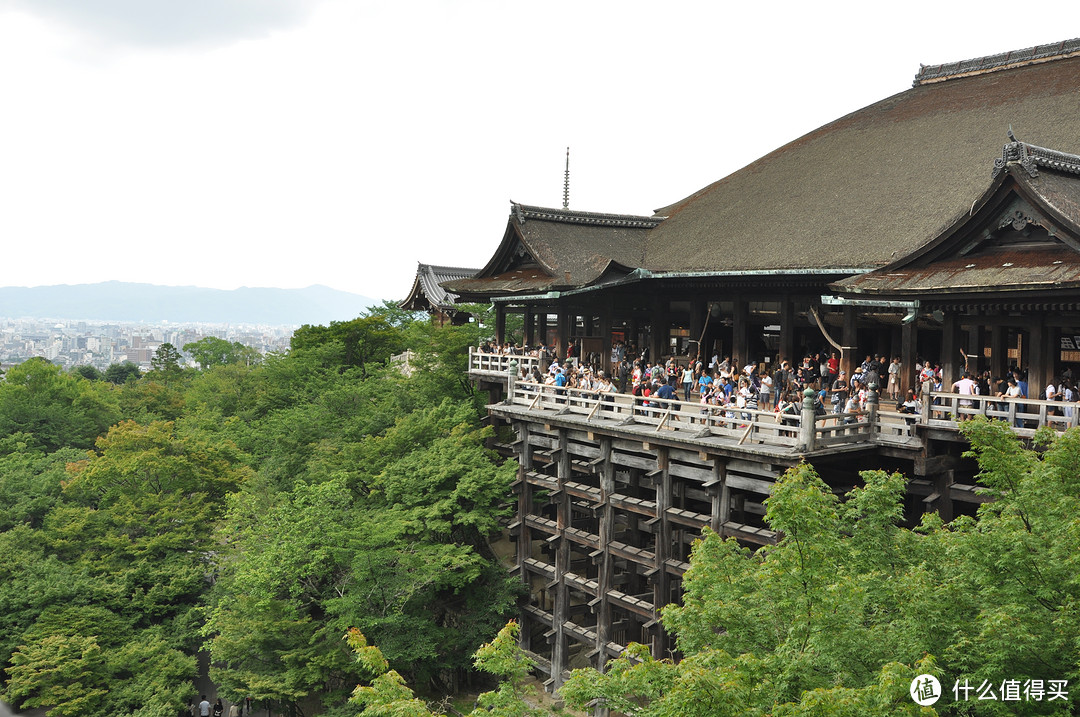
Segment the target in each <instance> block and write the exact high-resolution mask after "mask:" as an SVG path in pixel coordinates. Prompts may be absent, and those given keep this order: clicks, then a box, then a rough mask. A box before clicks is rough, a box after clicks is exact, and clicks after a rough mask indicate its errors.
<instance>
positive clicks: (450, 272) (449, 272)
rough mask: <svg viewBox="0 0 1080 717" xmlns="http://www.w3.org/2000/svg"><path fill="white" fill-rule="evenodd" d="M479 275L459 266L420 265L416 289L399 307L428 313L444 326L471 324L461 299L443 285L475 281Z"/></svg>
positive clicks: (414, 284) (415, 282) (413, 287)
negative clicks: (448, 282) (450, 282)
mask: <svg viewBox="0 0 1080 717" xmlns="http://www.w3.org/2000/svg"><path fill="white" fill-rule="evenodd" d="M477 271H478V270H477V269H466V268H462V267H458V266H436V265H434V264H422V263H418V264H417V266H416V278H415V279H413V285H412V289H410V290H409V295H408V296H406V297H405V298H404V299H403V300H401V301H400V302H398V306H400V307H401V308H403V309H408V310H409V311H426V312H427V313H428V314H430V315H431V317H432V318H433V319H435V321H437V322H438V324H439V325H440V326H442V325H445V324H452V325H454V326H460V325H461V324H464V323H468V321H469V317H470V314H469V312H467V311H462V310H461V307H460V306H459V303H460V302H459V300H458V298H459V297H458V295H457V294H454V293H452V292H450V291H447V290H446V289H445V288H444V287H443V286H442V284H443V282H447V281H454V280H457V279H465V278H469V277H472V276H474V275H475V274H476V272H477Z"/></svg>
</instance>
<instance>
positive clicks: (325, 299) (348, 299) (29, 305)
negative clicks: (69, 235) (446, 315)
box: [0, 281, 381, 326]
mask: <svg viewBox="0 0 1080 717" xmlns="http://www.w3.org/2000/svg"><path fill="white" fill-rule="evenodd" d="M380 303H381V302H380V301H378V300H376V299H371V298H368V297H366V296H361V295H360V294H351V293H349V292H346V291H338V290H337V289H331V288H329V287H326V286H320V285H315V286H309V287H307V288H305V289H264V288H248V287H241V288H239V289H232V290H228V291H226V290H223V289H203V288H200V287H197V286H157V285H154V284H135V283H129V282H122V281H106V282H102V283H99V284H75V285H70V284H61V285H58V286H35V287H29V288H28V287H17V286H9V287H0V317H5V318H12V319H15V318H40V319H69V320H87V321H127V322H145V323H158V322H161V321H169V322H175V323H196V322H198V323H215V324H225V323H231V324H273V325H279V326H288V325H292V324H328V323H329V322H331V321H347V320H349V319H355V318H356V317H357V316H359V315H360V314H361V313H363V312H364V310H365V309H367V308H368V307H370V306H375V305H377V304H380Z"/></svg>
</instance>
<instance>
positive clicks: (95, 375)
mask: <svg viewBox="0 0 1080 717" xmlns="http://www.w3.org/2000/svg"><path fill="white" fill-rule="evenodd" d="M72 373H77V374H79V375H80V376H82V377H83V378H85V379H86V380H88V381H101V380H104V378H105V374H103V373H102V372H101V371H98V370H97V369H96V368H95V367H93V366H90V365H89V364H87V365H85V366H76V367H75V368H74V369H73V370H72Z"/></svg>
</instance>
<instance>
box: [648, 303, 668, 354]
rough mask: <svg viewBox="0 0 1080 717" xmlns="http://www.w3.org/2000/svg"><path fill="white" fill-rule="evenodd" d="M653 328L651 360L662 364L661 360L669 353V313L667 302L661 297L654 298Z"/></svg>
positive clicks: (651, 320)
mask: <svg viewBox="0 0 1080 717" xmlns="http://www.w3.org/2000/svg"><path fill="white" fill-rule="evenodd" d="M649 323H650V325H651V326H652V337H651V339H652V340H651V341H650V342H649V360H650V361H652V362H653V363H654V364H655V363H662V362H663V359H662V358H661V357H662V356H663V355H664V354H666V353H667V352H668V331H669V326H668V312H667V300H666V299H663V298H661V297H659V296H657V297H654V298H653V307H652V317H651V319H650V321H649Z"/></svg>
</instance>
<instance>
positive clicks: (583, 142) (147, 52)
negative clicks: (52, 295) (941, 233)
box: [0, 0, 1080, 299]
mask: <svg viewBox="0 0 1080 717" xmlns="http://www.w3.org/2000/svg"><path fill="white" fill-rule="evenodd" d="M953 6H955V7H953ZM1078 20H1080V3H1076V2H1075V0H1074V1H1072V2H1057V3H1049V2H1037V1H1034V2H1029V3H1023V4H1021V3H1016V2H980V3H970V2H964V3H959V2H957V3H952V2H948V1H942V0H937V1H936V2H921V1H919V2H904V3H868V2H865V1H863V2H853V3H805V2H801V3H785V2H771V3H750V2H744V3H732V2H720V1H719V0H713V1H710V2H678V1H677V0H667V1H666V2H663V3H659V2H655V1H652V2H635V1H633V0H619V1H618V2H606V1H604V2H590V1H588V0H573V1H571V2H562V1H560V0H545V1H543V2H531V1H525V0H518V1H516V2H512V1H510V0H507V1H504V2H496V1H494V0H443V1H442V2H436V1H434V0H412V1H401V0H399V1H397V2H394V1H392V0H383V1H382V2H368V1H366V0H0V102H2V105H0V106H2V108H3V109H2V111H0V237H2V241H3V261H2V262H0V286H38V285H47V284H62V283H68V284H75V283H89V282H97V281H106V280H111V279H116V280H121V281H142V282H149V283H155V284H169V285H196V286H206V287H215V288H223V289H230V288H236V287H238V286H274V287H284V288H292V287H302V286H308V285H311V284H325V285H327V286H331V287H334V288H338V289H343V290H346V291H353V292H356V293H360V294H364V295H366V296H370V297H374V298H387V299H390V298H393V299H399V298H402V297H404V295H405V294H406V293H407V291H408V290H409V287H410V286H411V283H412V278H413V275H414V273H415V269H416V263H417V262H418V261H423V262H425V263H433V264H448V265H457V266H473V267H480V266H482V265H483V264H484V263H486V261H487V260H488V258H489V257H490V256H491V254H492V252H493V251H494V249H495V247H496V246H497V245H498V242H499V239H500V238H501V236H502V232H503V229H504V228H505V225H506V219H507V216H508V215H509V202H510V200H514V201H518V202H523V203H526V204H537V205H541V206H551V207H559V206H561V205H562V193H563V169H564V163H565V154H566V147H567V146H569V147H570V175H571V177H570V207H571V208H573V209H581V210H589V211H600V212H620V213H630V214H646V215H647V214H650V213H652V212H653V210H655V209H657V208H659V207H662V206H665V205H667V204H670V203H672V202H674V201H676V200H678V199H681V198H683V197H684V196H686V195H688V194H691V193H692V192H694V191H695V190H697V189H700V188H701V187H703V186H705V185H707V184H709V183H711V182H713V181H715V180H717V179H720V178H721V177H723V176H725V175H727V174H730V173H731V172H733V171H735V170H737V169H739V168H740V167H742V166H743V165H745V164H747V163H749V162H751V161H753V160H754V159H756V158H757V157H759V156H761V155H763V154H765V153H767V152H769V151H771V150H773V149H775V148H776V147H779V146H781V145H783V144H785V143H786V142H788V141H790V140H792V139H795V138H797V137H799V136H800V135H802V134H805V133H806V132H809V131H811V130H813V129H815V128H816V127H818V126H820V125H822V124H824V123H826V122H828V121H830V120H832V119H835V118H837V117H840V116H842V115H844V114H847V113H848V112H851V111H854V110H856V109H858V108H860V107H863V106H865V105H867V104H870V103H872V102H875V101H877V100H880V99H884V98H885V97H888V96H890V95H893V94H895V93H898V92H902V91H904V90H905V89H907V88H909V87H910V86H911V81H912V79H913V78H914V76H915V73H916V72H917V71H918V69H919V64H920V63H923V64H938V63H941V62H950V61H955V60H961V59H967V58H971V57H978V56H982V55H987V54H993V53H996V52H1001V51H1006V50H1010V49H1019V48H1024V47H1030V46H1032V45H1036V44H1044V43H1050V42H1056V41H1060V40H1065V39H1069V38H1073V37H1078V36H1080V22H1078ZM1006 129H1007V128H1002V133H1001V134H1002V142H1004V141H1005V130H1006ZM1024 139H1027V140H1029V141H1032V142H1036V143H1037V141H1038V138H1037V137H1031V138H1027V137H1024ZM1062 149H1066V150H1068V149H1072V150H1073V151H1077V152H1080V138H1078V146H1077V147H1075V148H1064V147H1063V148H1062ZM991 159H992V158H988V159H987V161H988V162H989V161H990V160H991Z"/></svg>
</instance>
